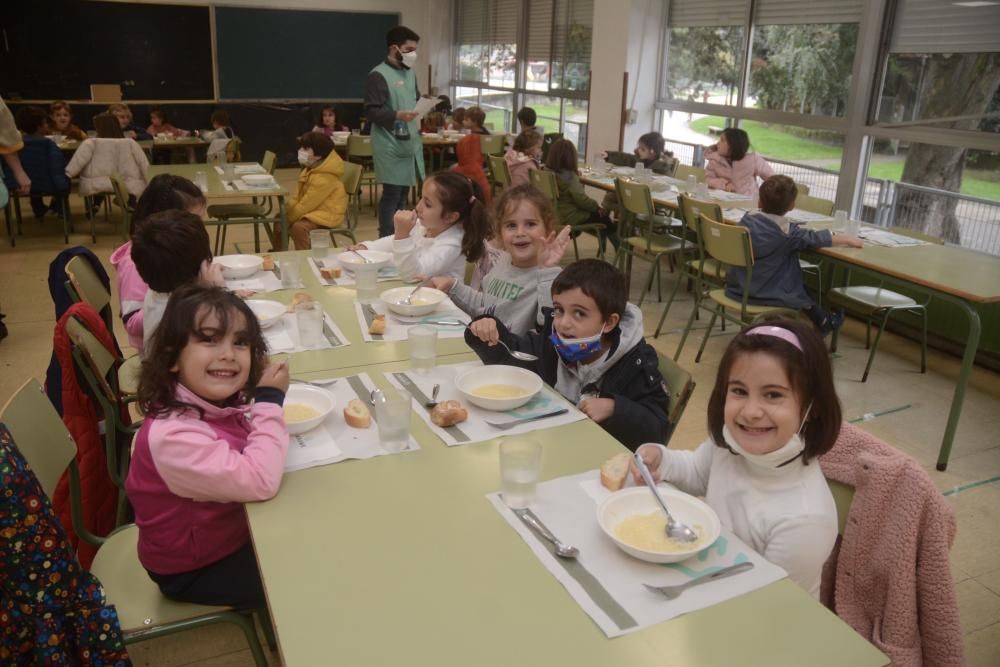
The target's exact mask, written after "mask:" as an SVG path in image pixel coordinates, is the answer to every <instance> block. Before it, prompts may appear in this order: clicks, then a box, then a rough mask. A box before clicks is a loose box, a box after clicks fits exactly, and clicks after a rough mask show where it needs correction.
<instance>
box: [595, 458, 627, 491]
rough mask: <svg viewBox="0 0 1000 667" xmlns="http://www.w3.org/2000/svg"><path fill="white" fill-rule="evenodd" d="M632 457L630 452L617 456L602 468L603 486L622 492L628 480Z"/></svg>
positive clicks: (606, 462)
mask: <svg viewBox="0 0 1000 667" xmlns="http://www.w3.org/2000/svg"><path fill="white" fill-rule="evenodd" d="M631 461H632V455H631V454H629V453H628V452H622V453H621V454H615V455H614V456H612V457H611V458H610V459H608V460H607V461H605V462H604V464H603V465H602V466H601V484H602V485H604V488H606V489H609V490H611V491H620V490H621V489H622V488H623V487H624V486H625V480H627V479H628V470H629V463H631Z"/></svg>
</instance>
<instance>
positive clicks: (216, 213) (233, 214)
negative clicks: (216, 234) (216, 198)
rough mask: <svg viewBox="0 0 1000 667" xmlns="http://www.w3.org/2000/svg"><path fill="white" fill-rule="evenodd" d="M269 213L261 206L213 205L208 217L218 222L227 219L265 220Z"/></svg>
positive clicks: (209, 208)
mask: <svg viewBox="0 0 1000 667" xmlns="http://www.w3.org/2000/svg"><path fill="white" fill-rule="evenodd" d="M266 216H267V211H266V210H265V209H264V207H263V206H260V205H259V204H213V205H211V206H209V207H208V217H210V218H216V219H217V220H225V219H227V218H263V217H266Z"/></svg>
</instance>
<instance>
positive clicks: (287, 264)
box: [278, 259, 302, 289]
mask: <svg viewBox="0 0 1000 667" xmlns="http://www.w3.org/2000/svg"><path fill="white" fill-rule="evenodd" d="M278 270H279V271H281V286H282V288H284V289H294V288H296V287H302V277H301V275H300V274H299V263H298V262H297V261H296V260H294V259H280V260H278Z"/></svg>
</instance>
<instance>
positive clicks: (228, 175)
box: [222, 162, 236, 183]
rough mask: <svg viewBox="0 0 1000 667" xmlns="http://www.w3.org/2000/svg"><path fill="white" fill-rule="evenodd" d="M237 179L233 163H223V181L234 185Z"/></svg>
mask: <svg viewBox="0 0 1000 667" xmlns="http://www.w3.org/2000/svg"><path fill="white" fill-rule="evenodd" d="M234 178H236V172H235V171H234V167H233V163H232V162H223V163H222V180H224V181H225V182H226V183H232V182H233V179H234Z"/></svg>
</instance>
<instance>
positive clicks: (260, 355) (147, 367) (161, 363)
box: [138, 285, 268, 418]
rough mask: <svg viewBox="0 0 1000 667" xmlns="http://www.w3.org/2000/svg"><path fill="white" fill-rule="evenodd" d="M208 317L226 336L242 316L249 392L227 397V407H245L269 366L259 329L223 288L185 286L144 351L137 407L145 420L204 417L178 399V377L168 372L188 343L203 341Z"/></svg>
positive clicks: (240, 302)
mask: <svg viewBox="0 0 1000 667" xmlns="http://www.w3.org/2000/svg"><path fill="white" fill-rule="evenodd" d="M209 313H214V314H215V316H216V318H217V319H218V320H219V327H220V330H221V331H220V332H216V334H217V335H225V334H226V333H228V332H229V330H230V328H231V327H232V326H234V325H235V320H236V319H237V317H236V316H237V315H242V316H243V321H244V323H245V325H246V328H245V329H244V330H243V331H242V332H240V333H242V334H243V336H242V337H243V342H245V343H247V344H248V345H249V346H250V373H249V375H248V377H247V386H246V387H244V388H243V390H242V392H240V394H242V395H240V394H237V395H236V396H233V397H230V400H229V401H227V403H233V402H235V403H243V402H246V401H247V397H248V396H249V395H250V394H252V393H253V390H254V389H255V388H256V387H257V383H258V382H260V378H261V375H262V374H263V372H264V368H265V367H266V366H267V363H268V357H267V342H266V341H265V339H264V334H263V333H262V332H261V328H260V323H259V322H258V321H257V318H256V317H255V316H254V314H253V311H252V310H250V307H249V306H247V305H246V303H244V301H243V299H241V298H239V297H238V296H236V295H235V294H233V293H232V292H230V291H228V290H226V289H224V288H222V287H201V286H199V285H185V286H183V287H180V288H178V289H177V290H176V291H175V292H173V293H172V294H171V295H170V300H169V301H167V307H166V310H164V311H163V318H162V319H161V320H160V324H159V325H158V326H157V327H156V331H154V332H153V334H152V336H151V337H150V339H149V343H148V344H147V346H146V354H145V356H144V357H143V360H142V367H141V370H140V371H139V389H138V402H139V409H140V410H142V412H143V414H146V415H149V416H151V417H154V418H155V417H159V416H163V415H166V414H168V413H170V412H172V411H174V410H184V409H193V410H195V411H197V412H198V413H199V414H200V415H201V416H202V417H204V411H203V410H202V409H201V408H200V407H198V406H195V405H192V404H190V403H187V402H185V401H181V400H179V399H178V398H177V375H178V374H177V373H176V372H174V371H173V370H171V369H172V368H174V366H175V365H176V364H177V360H178V358H179V357H180V354H181V351H182V350H183V349H184V348H185V347H186V346H187V345H188V343H189V342H190V340H191V338H192V337H196V336H203V335H205V334H206V333H208V332H203V331H202V330H201V323H202V322H203V321H204V319H205V317H206V316H207V315H208V314H209Z"/></svg>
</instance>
